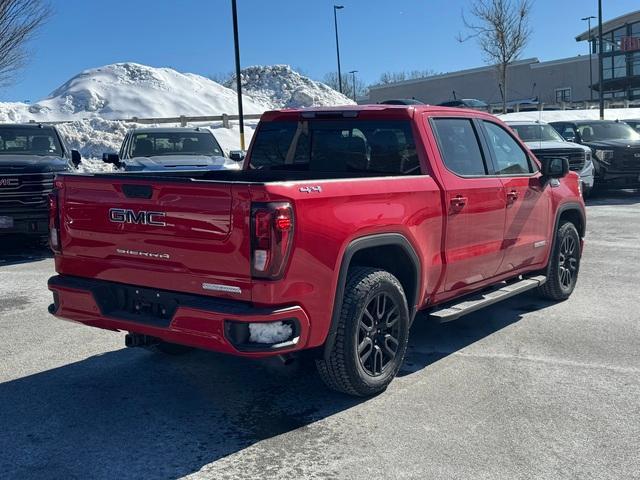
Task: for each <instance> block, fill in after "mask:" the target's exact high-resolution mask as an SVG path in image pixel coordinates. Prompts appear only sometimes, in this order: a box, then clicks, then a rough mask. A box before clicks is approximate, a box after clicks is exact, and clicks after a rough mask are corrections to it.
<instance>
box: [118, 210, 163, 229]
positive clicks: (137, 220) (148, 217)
mask: <svg viewBox="0 0 640 480" xmlns="http://www.w3.org/2000/svg"><path fill="white" fill-rule="evenodd" d="M164 217H165V214H164V213H162V212H147V211H144V210H140V211H138V212H134V211H133V210H130V209H128V208H111V209H109V221H110V222H114V223H134V224H136V225H153V226H155V227H165V226H166V225H167V224H166V223H165V222H164V220H162V219H164Z"/></svg>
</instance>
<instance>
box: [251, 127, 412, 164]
mask: <svg viewBox="0 0 640 480" xmlns="http://www.w3.org/2000/svg"><path fill="white" fill-rule="evenodd" d="M249 168H251V169H255V170H287V171H313V172H335V173H343V172H345V173H346V172H351V173H362V174H379V175H418V174H420V173H421V172H420V162H419V160H418V154H417V151H416V145H415V142H414V140H413V133H412V129H411V123H410V122H409V121H406V120H358V119H351V118H350V119H344V120H334V119H326V120H325V119H317V120H315V119H309V120H301V121H275V122H265V123H263V124H262V125H261V126H260V128H259V129H258V131H257V132H256V139H255V141H254V143H253V146H252V149H251V158H250V164H249Z"/></svg>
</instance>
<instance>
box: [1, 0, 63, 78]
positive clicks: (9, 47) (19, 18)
mask: <svg viewBox="0 0 640 480" xmlns="http://www.w3.org/2000/svg"><path fill="white" fill-rule="evenodd" d="M51 12H52V11H51V7H50V5H49V3H48V2H47V1H46V0H0V85H2V86H6V85H9V84H11V83H12V82H13V81H14V80H15V76H16V74H17V72H18V71H19V70H20V69H21V68H22V67H23V66H24V65H25V63H26V62H27V59H28V56H29V51H28V50H27V44H28V42H29V41H30V40H31V39H32V38H33V37H34V35H35V34H36V32H37V31H38V29H39V28H40V27H41V26H42V25H43V24H44V22H45V21H46V20H47V19H48V18H49V16H50V15H51Z"/></svg>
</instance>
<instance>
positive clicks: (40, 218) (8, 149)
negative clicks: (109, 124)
mask: <svg viewBox="0 0 640 480" xmlns="http://www.w3.org/2000/svg"><path fill="white" fill-rule="evenodd" d="M243 158H244V156H243V154H242V152H231V153H230V155H228V156H227V155H225V153H224V151H223V150H222V148H221V147H220V144H219V143H218V141H217V140H216V138H215V136H214V135H213V132H212V131H211V130H209V129H206V128H198V127H196V128H143V129H134V130H131V131H129V132H128V133H127V134H126V135H125V138H124V141H123V142H122V146H121V148H120V151H119V152H118V153H105V154H104V155H103V158H102V159H103V161H104V162H107V163H110V164H113V165H114V167H115V168H116V169H117V170H118V171H125V172H128V171H130V172H135V171H158V170H238V169H239V168H240V166H241V160H242V159H243ZM80 162H81V156H80V153H79V152H78V151H76V150H72V149H70V148H69V147H68V145H67V142H66V141H65V139H64V137H63V136H62V135H61V134H60V132H59V131H58V129H56V128H55V126H53V125H41V124H25V125H9V124H5V125H0V234H26V235H31V236H41V237H43V238H46V237H47V235H48V231H49V214H48V209H49V205H48V194H49V192H51V190H52V189H53V181H54V177H55V175H56V174H58V173H61V172H73V171H75V169H76V168H77V167H78V166H79V165H80Z"/></svg>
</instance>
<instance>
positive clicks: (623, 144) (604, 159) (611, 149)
mask: <svg viewBox="0 0 640 480" xmlns="http://www.w3.org/2000/svg"><path fill="white" fill-rule="evenodd" d="M551 125H552V126H553V128H555V129H556V130H557V131H558V133H560V135H562V136H563V137H564V138H565V140H568V141H570V142H576V143H580V144H582V145H586V146H588V147H589V148H591V151H592V152H593V156H592V159H593V166H594V168H595V185H594V186H595V188H639V187H640V134H639V133H638V132H636V131H635V130H634V129H633V128H631V127H630V126H629V125H627V124H626V123H624V122H618V121H613V120H579V121H573V122H564V121H563V122H551Z"/></svg>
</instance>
